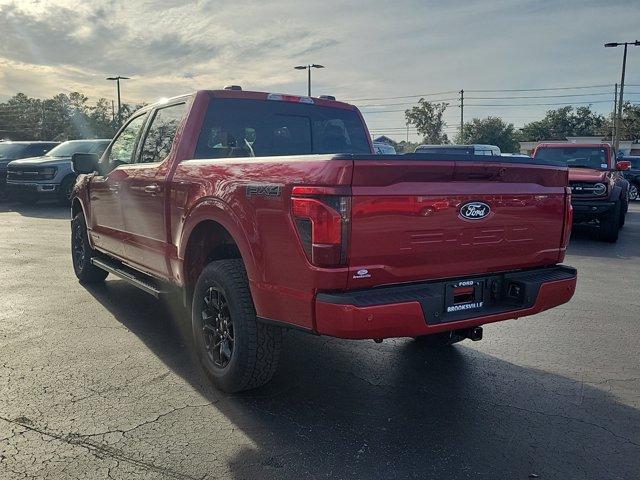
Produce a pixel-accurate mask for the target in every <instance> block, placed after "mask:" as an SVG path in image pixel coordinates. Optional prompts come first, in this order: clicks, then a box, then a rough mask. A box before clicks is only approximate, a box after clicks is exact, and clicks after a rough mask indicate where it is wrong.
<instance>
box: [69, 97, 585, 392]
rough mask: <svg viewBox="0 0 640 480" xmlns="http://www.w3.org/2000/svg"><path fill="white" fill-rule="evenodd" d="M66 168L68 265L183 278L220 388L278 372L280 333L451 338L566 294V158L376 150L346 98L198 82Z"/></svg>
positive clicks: (153, 278)
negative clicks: (204, 86) (71, 184)
mask: <svg viewBox="0 0 640 480" xmlns="http://www.w3.org/2000/svg"><path fill="white" fill-rule="evenodd" d="M73 162H74V169H75V171H76V172H78V173H83V175H80V176H79V177H78V180H77V182H76V185H75V189H74V193H73V197H72V216H73V220H72V224H71V228H72V241H71V247H72V260H73V267H74V270H75V273H76V275H77V277H78V278H79V279H80V281H81V282H83V283H88V282H98V281H102V280H104V279H105V277H106V276H107V274H108V273H112V274H115V275H117V276H119V277H120V278H122V279H125V280H126V281H128V282H130V283H132V284H134V285H136V286H138V287H139V288H141V289H143V290H145V291H146V292H148V293H151V294H153V295H156V296H160V295H161V294H162V293H163V292H166V291H170V290H172V289H174V288H176V287H177V288H178V289H179V291H181V292H182V295H183V298H184V300H185V305H186V306H187V307H188V308H189V309H190V311H191V322H192V330H193V338H194V346H195V348H196V349H197V353H198V356H199V358H200V360H201V362H202V364H203V366H204V368H205V370H206V371H207V373H208V374H209V376H210V377H211V378H212V380H213V381H214V383H215V384H216V385H217V386H218V387H219V388H221V389H223V390H225V391H239V390H244V389H249V388H253V387H256V386H259V385H261V384H263V383H265V382H267V381H268V380H269V379H270V378H271V376H272V375H273V373H274V371H275V368H276V366H277V362H278V356H279V351H280V346H281V341H282V333H281V332H282V330H283V328H282V327H287V328H298V329H301V330H304V331H307V332H310V333H315V334H321V335H329V336H334V337H341V338H349V339H374V340H376V341H381V340H382V339H384V338H388V337H414V338H416V339H417V341H418V342H420V343H423V344H427V345H434V344H435V345H437V344H450V343H453V342H455V341H458V340H461V339H464V338H471V339H474V340H477V339H479V338H480V336H481V332H482V330H481V327H480V326H481V325H483V324H486V323H490V322H497V321H501V320H507V319H513V318H518V317H524V316H527V315H532V314H535V313H538V312H541V311H543V310H546V309H549V308H552V307H555V306H557V305H560V304H562V303H565V302H567V301H568V300H569V299H570V298H571V297H572V295H573V293H574V289H575V285H576V271H575V269H573V268H571V267H568V266H564V265H561V262H562V261H563V259H564V256H565V250H566V247H567V242H568V239H569V235H570V229H571V214H572V209H571V201H570V196H571V194H570V191H569V189H568V187H567V175H568V171H567V167H566V165H561V166H556V165H550V164H548V163H547V162H544V163H541V162H539V161H536V160H533V159H530V158H517V157H513V158H511V157H499V156H496V157H490V156H484V157H482V159H481V160H478V157H477V156H474V155H465V154H462V155H455V154H454V155H442V156H438V155H437V154H407V155H374V154H373V146H372V143H371V140H370V136H369V133H368V131H367V128H366V125H365V123H364V121H363V119H362V116H361V115H360V112H359V111H358V110H357V109H356V108H355V107H353V106H351V105H348V104H346V103H342V102H339V101H334V100H330V99H323V98H311V97H299V96H294V95H282V94H269V93H259V92H245V91H241V90H239V89H229V90H217V91H198V92H197V93H195V94H193V95H187V96H181V97H178V98H174V99H172V100H168V101H164V102H161V103H157V104H154V105H150V106H147V107H145V108H143V109H141V110H139V111H138V112H136V113H135V114H134V115H133V116H132V117H131V118H130V120H129V121H128V122H127V123H126V124H125V125H124V126H123V127H122V129H121V130H120V132H119V133H118V134H117V135H116V136H115V138H114V139H113V140H112V142H111V144H110V145H109V147H108V148H107V150H106V151H105V153H104V154H103V156H102V158H100V159H98V158H97V156H95V155H87V154H78V155H75V156H74V158H73Z"/></svg>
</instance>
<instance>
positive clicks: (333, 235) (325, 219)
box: [291, 187, 351, 267]
mask: <svg viewBox="0 0 640 480" xmlns="http://www.w3.org/2000/svg"><path fill="white" fill-rule="evenodd" d="M337 193H344V190H343V189H338V188H332V187H294V189H293V195H294V196H293V197H292V199H291V213H292V214H293V217H294V220H295V224H296V229H297V230H298V236H299V238H300V242H301V243H302V247H303V248H304V251H305V253H306V255H307V258H308V260H309V261H310V262H311V263H312V264H314V265H317V266H321V267H337V266H340V265H345V264H346V260H347V237H348V233H349V232H348V228H347V227H348V223H349V217H350V210H351V198H350V197H349V196H346V195H338V194H337ZM296 195H300V197H298V196H296Z"/></svg>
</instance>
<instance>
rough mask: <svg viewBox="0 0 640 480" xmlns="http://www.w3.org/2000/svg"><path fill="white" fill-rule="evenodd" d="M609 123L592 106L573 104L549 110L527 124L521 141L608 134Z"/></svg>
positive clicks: (522, 131)
mask: <svg viewBox="0 0 640 480" xmlns="http://www.w3.org/2000/svg"><path fill="white" fill-rule="evenodd" d="M609 130H610V129H609V124H608V122H607V120H606V119H605V117H604V116H602V115H600V114H599V113H595V112H593V111H592V110H591V107H589V106H586V107H578V109H577V110H576V111H575V113H574V109H573V107H572V106H570V105H568V106H566V107H562V108H558V109H556V110H548V111H547V114H546V115H545V117H544V118H543V119H542V120H537V121H535V122H531V123H528V124H526V125H525V126H524V127H522V128H521V129H520V135H519V136H520V140H521V141H541V140H566V138H567V137H576V136H577V137H580V136H593V135H603V136H605V135H607V134H608V133H609Z"/></svg>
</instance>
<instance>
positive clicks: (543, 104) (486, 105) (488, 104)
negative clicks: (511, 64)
mask: <svg viewBox="0 0 640 480" xmlns="http://www.w3.org/2000/svg"><path fill="white" fill-rule="evenodd" d="M594 103H611V100H593V101H590V102H568V103H567V102H561V103H486V104H480V103H469V104H465V107H534V106H553V105H566V106H568V105H592V104H594ZM457 106H458V107H459V105H457ZM368 113H372V112H368Z"/></svg>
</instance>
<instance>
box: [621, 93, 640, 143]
mask: <svg viewBox="0 0 640 480" xmlns="http://www.w3.org/2000/svg"><path fill="white" fill-rule="evenodd" d="M620 133H621V135H620V138H621V139H623V140H638V139H640V105H633V104H631V103H629V102H625V103H624V105H623V106H622V126H621V128H620Z"/></svg>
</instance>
